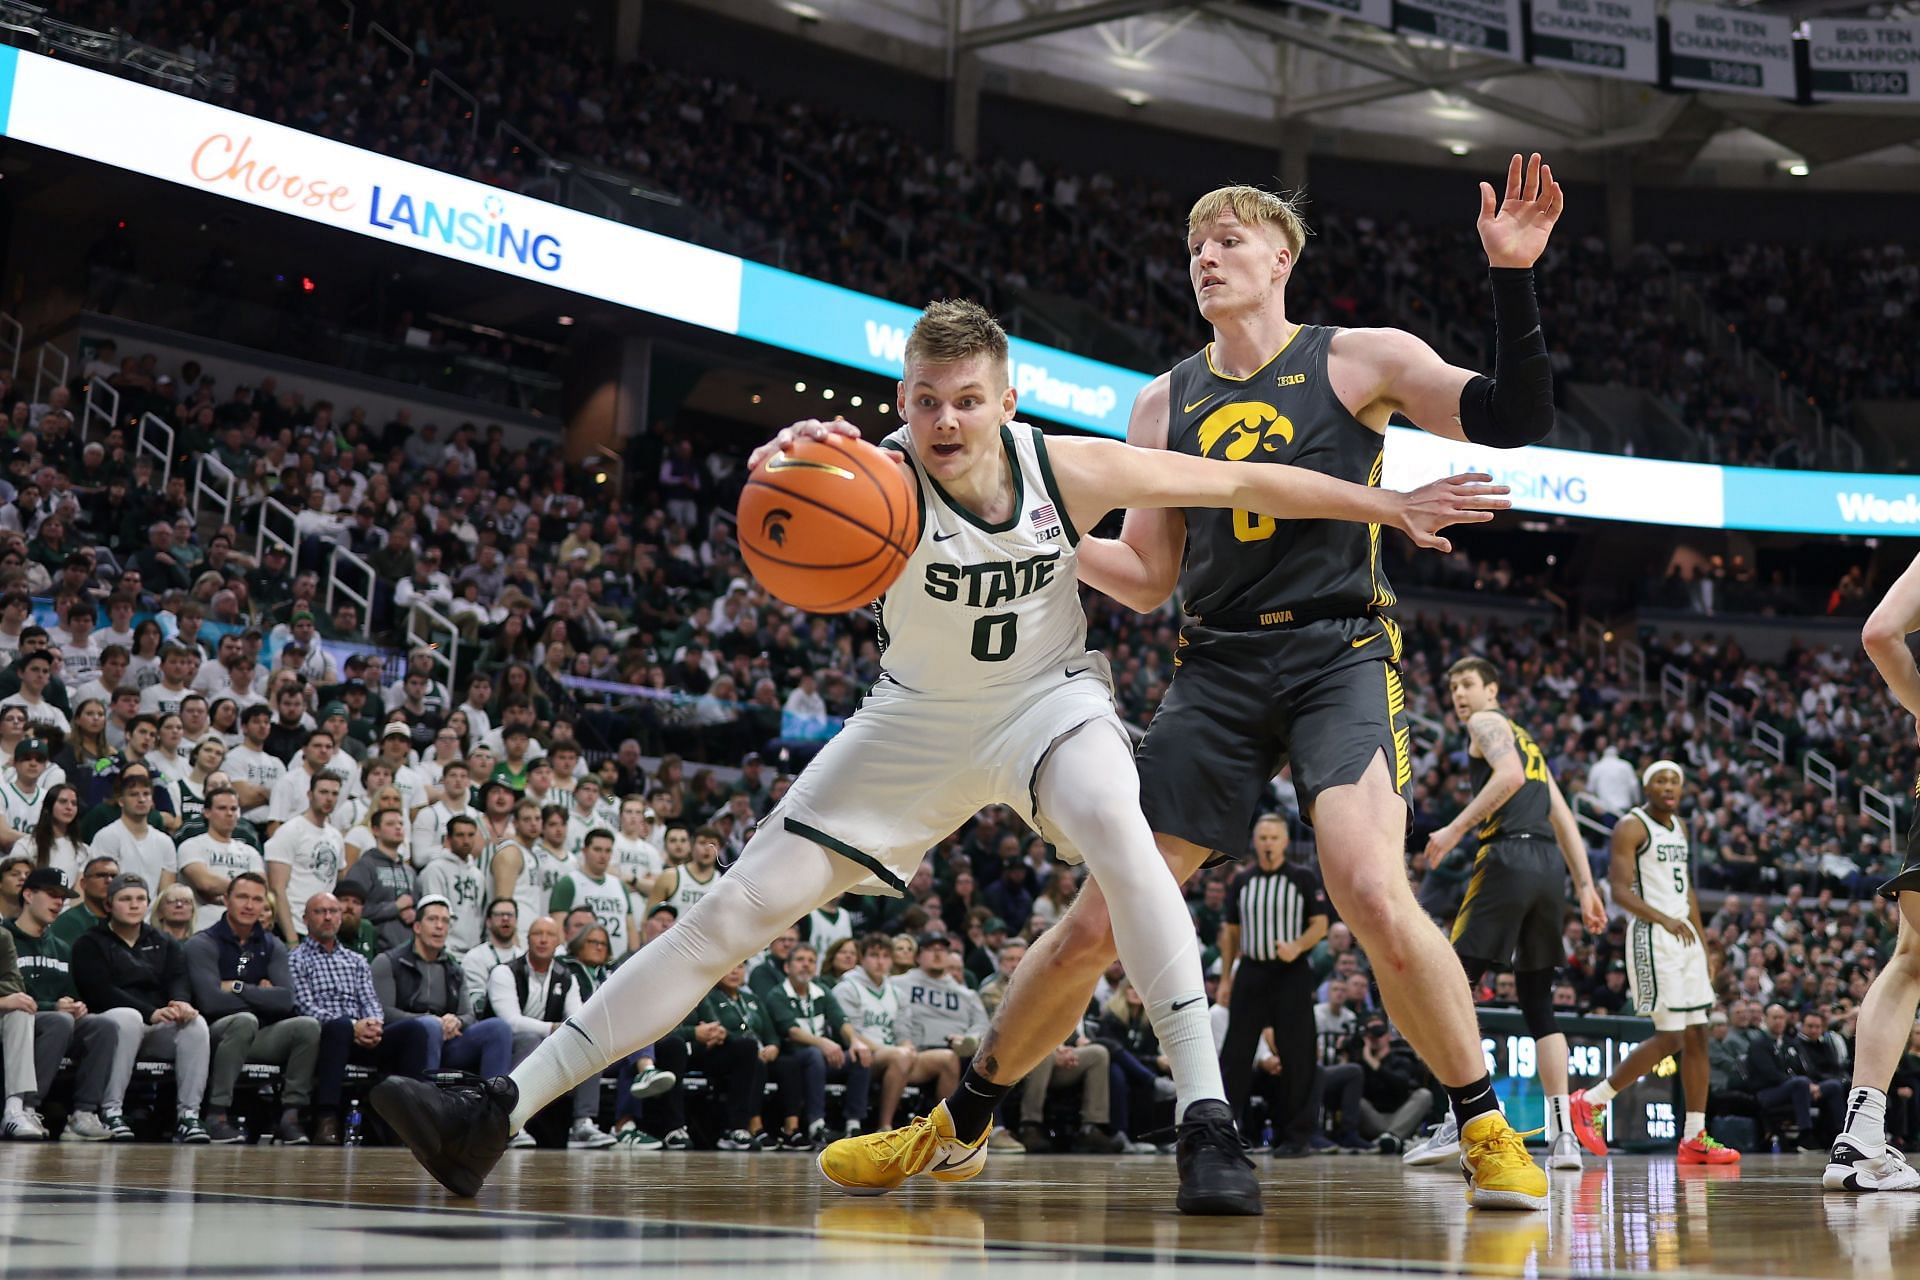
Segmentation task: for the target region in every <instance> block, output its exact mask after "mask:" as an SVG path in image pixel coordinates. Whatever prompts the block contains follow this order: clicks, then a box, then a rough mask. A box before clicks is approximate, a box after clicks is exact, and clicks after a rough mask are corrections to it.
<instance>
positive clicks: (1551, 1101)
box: [1547, 1093, 1573, 1146]
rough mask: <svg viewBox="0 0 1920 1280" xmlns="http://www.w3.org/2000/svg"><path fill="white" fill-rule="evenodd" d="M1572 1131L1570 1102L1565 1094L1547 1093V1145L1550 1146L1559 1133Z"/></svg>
mask: <svg viewBox="0 0 1920 1280" xmlns="http://www.w3.org/2000/svg"><path fill="white" fill-rule="evenodd" d="M1572 1132H1573V1110H1572V1104H1571V1103H1570V1102H1568V1101H1567V1095H1566V1094H1564V1093H1550V1094H1548V1095H1547V1145H1548V1146H1552V1145H1553V1140H1554V1139H1555V1138H1557V1137H1559V1136H1560V1135H1561V1134H1563V1133H1572Z"/></svg>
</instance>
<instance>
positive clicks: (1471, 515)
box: [1397, 471, 1513, 552]
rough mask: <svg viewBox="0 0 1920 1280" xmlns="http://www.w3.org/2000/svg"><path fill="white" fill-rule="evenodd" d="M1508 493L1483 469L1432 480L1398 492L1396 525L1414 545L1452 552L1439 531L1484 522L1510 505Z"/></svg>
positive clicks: (1449, 543) (1504, 486)
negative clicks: (1399, 498) (1398, 512)
mask: <svg viewBox="0 0 1920 1280" xmlns="http://www.w3.org/2000/svg"><path fill="white" fill-rule="evenodd" d="M1511 492H1512V490H1511V489H1509V488H1507V486H1506V485H1503V484H1494V483H1493V477H1492V476H1490V475H1488V474H1487V473H1486V472H1484V471H1466V472H1462V473H1461V474H1459V475H1457V476H1448V477H1447V478H1446V479H1444V480H1435V481H1434V482H1433V483H1431V484H1423V485H1421V486H1420V487H1419V488H1418V489H1415V490H1413V491H1412V492H1411V493H1404V494H1402V495H1400V496H1401V503H1400V519H1399V521H1398V522H1397V523H1398V527H1399V529H1400V531H1401V532H1403V533H1405V534H1406V535H1407V536H1408V537H1409V538H1412V539H1413V544H1414V545H1415V546H1416V547H1430V548H1432V549H1433V550H1435V551H1440V552H1448V551H1452V550H1453V544H1452V543H1451V542H1449V541H1447V540H1446V539H1445V538H1442V537H1440V536H1439V533H1440V530H1442V529H1444V528H1446V527H1447V526H1448V525H1452V524H1484V523H1486V522H1487V521H1489V520H1491V519H1493V515H1494V512H1496V511H1505V510H1507V509H1508V508H1510V507H1511V506H1513V501H1512V500H1511V499H1510V498H1508V497H1507V495H1508V494H1509V493H1511Z"/></svg>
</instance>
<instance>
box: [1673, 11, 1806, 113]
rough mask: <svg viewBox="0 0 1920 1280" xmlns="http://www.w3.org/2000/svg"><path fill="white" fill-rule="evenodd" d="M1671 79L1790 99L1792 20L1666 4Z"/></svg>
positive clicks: (1688, 85) (1679, 85)
mask: <svg viewBox="0 0 1920 1280" xmlns="http://www.w3.org/2000/svg"><path fill="white" fill-rule="evenodd" d="M1667 49H1668V78H1669V79H1670V81H1671V82H1672V84H1673V87H1674V88H1676V89H1714V90H1718V91H1719V92H1721V93H1754V94H1761V95H1764V96H1766V97H1770V98H1791V97H1793V96H1795V94H1796V93H1797V92H1798V86H1797V85H1796V83H1795V79H1794V71H1793V21H1792V19H1790V18H1778V17H1774V16H1772V15H1770V14H1764V13H1748V12H1745V11H1743V10H1737V9H1720V8H1716V7H1714V6H1713V5H1705V4H1687V3H1685V2H1684V0H1674V3H1673V4H1672V5H1671V6H1670V7H1669V8H1668V9H1667Z"/></svg>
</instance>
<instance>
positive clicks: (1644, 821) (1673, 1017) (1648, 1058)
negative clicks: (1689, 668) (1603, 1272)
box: [1570, 760, 1740, 1164]
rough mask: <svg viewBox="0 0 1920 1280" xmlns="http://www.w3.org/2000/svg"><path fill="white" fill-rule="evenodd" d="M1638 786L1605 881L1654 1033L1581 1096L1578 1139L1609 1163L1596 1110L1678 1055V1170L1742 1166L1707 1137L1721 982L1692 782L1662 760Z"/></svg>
mask: <svg viewBox="0 0 1920 1280" xmlns="http://www.w3.org/2000/svg"><path fill="white" fill-rule="evenodd" d="M1640 786H1641V788H1642V789H1643V790H1644V791H1645V792H1646V793H1647V802H1646V803H1645V804H1644V805H1639V806H1637V807H1635V808H1633V809H1630V810H1628V811H1627V815H1626V816H1625V817H1623V818H1621V819H1620V821H1619V822H1618V823H1617V824H1616V825H1615V826H1614V828H1613V845H1612V863H1611V865H1610V866H1609V867H1608V869H1607V880H1608V883H1609V884H1610V885H1611V886H1612V889H1613V901H1614V903H1615V905H1617V906H1619V907H1621V908H1623V909H1625V910H1626V912H1627V913H1628V914H1629V915H1631V916H1632V917H1633V920H1632V921H1631V922H1630V923H1629V924H1628V925H1627V985H1628V989H1629V990H1630V991H1631V992H1632V993H1633V1002H1634V1007H1635V1008H1636V1009H1637V1010H1638V1011H1639V1012H1640V1013H1642V1014H1646V1015H1649V1016H1651V1017H1652V1019H1653V1031H1654V1034H1653V1036H1652V1037H1651V1038H1650V1039H1647V1040H1645V1041H1642V1042H1641V1044H1640V1046H1639V1047H1638V1048H1637V1049H1635V1050H1634V1051H1633V1052H1632V1053H1630V1054H1628V1055H1627V1057H1626V1059H1625V1060H1624V1061H1622V1062H1621V1063H1620V1065H1619V1066H1618V1067H1617V1068H1615V1070H1614V1073H1613V1074H1612V1075H1611V1076H1608V1077H1607V1078H1606V1080H1604V1081H1603V1082H1601V1083H1600V1084H1597V1085H1595V1086H1594V1087H1593V1088H1591V1089H1581V1090H1579V1091H1577V1092H1575V1093H1574V1095H1573V1097H1572V1098H1571V1099H1570V1101H1571V1103H1572V1104H1573V1131H1574V1134H1575V1135H1576V1136H1577V1137H1578V1138H1579V1139H1580V1143H1581V1145H1582V1146H1584V1147H1586V1149H1587V1150H1589V1151H1591V1152H1593V1154H1595V1155H1597V1156H1604V1155H1606V1154H1607V1143H1606V1140H1605V1139H1604V1138H1602V1137H1601V1136H1600V1131H1599V1130H1598V1129H1597V1128H1596V1127H1595V1125H1594V1123H1593V1113H1594V1110H1595V1109H1596V1108H1598V1107H1603V1106H1605V1105H1607V1104H1608V1103H1609V1102H1611V1101H1613V1098H1614V1095H1615V1094H1617V1093H1619V1092H1620V1090H1622V1089H1624V1088H1626V1087H1627V1086H1628V1085H1630V1084H1632V1083H1633V1082H1634V1081H1635V1080H1638V1079H1639V1078H1640V1077H1641V1076H1643V1075H1645V1074H1646V1073H1647V1072H1649V1071H1651V1070H1653V1068H1654V1067H1655V1066H1656V1065H1658V1064H1659V1063H1660V1062H1661V1060H1662V1059H1664V1058H1666V1057H1667V1056H1668V1055H1670V1054H1674V1053H1678V1054H1679V1055H1680V1083H1681V1086H1682V1088H1683V1089H1684V1090H1685V1092H1686V1096H1687V1121H1686V1128H1685V1129H1684V1130H1683V1131H1682V1132H1681V1135H1680V1153H1679V1160H1680V1163H1681V1164H1738V1163H1739V1162H1740V1153H1739V1152H1738V1151H1735V1150H1734V1149H1733V1148H1731V1147H1723V1146H1721V1145H1720V1144H1719V1143H1718V1142H1715V1141H1714V1140H1713V1139H1712V1138H1711V1137H1710V1136H1708V1134H1707V1087H1708V1075H1707V1066H1708V1064H1707V1013H1708V1012H1709V1011H1710V1010H1711V1009H1712V1008H1713V978H1712V975H1711V974H1710V973H1708V971H1707V948H1706V946H1705V944H1704V943H1702V942H1701V938H1702V937H1703V936H1704V934H1703V930H1704V928H1705V926H1704V925H1702V924H1701V923H1700V899H1699V897H1698V896H1697V895H1696V894H1695V893H1694V891H1693V865H1692V863H1691V862H1690V861H1689V860H1688V849H1687V824H1686V822H1685V821H1684V820H1683V819H1682V818H1681V817H1680V815H1679V808H1680V796H1681V793H1682V792H1683V791H1684V790H1685V787H1686V776H1685V774H1683V773H1682V772H1681V769H1680V766H1679V765H1677V764H1675V763H1674V762H1673V761H1671V760H1655V761H1654V762H1653V763H1652V764H1650V765H1648V766H1647V767H1646V769H1645V770H1644V771H1643V772H1642V773H1641V775H1640Z"/></svg>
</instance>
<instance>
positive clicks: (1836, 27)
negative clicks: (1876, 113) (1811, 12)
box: [1805, 18, 1920, 102]
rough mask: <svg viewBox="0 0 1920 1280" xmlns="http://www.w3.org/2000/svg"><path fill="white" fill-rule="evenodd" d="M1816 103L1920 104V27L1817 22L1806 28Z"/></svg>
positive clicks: (1809, 80)
mask: <svg viewBox="0 0 1920 1280" xmlns="http://www.w3.org/2000/svg"><path fill="white" fill-rule="evenodd" d="M1805 31H1806V35H1807V70H1808V77H1807V88H1808V90H1809V92H1811V93H1812V95H1813V97H1814V100H1815V101H1817V102H1920V24H1915V23H1912V22H1892V21H1889V22H1846V21H1843V20H1840V19H1836V18H1816V19H1813V20H1811V21H1809V22H1808V23H1807V24H1806V27H1805Z"/></svg>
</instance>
